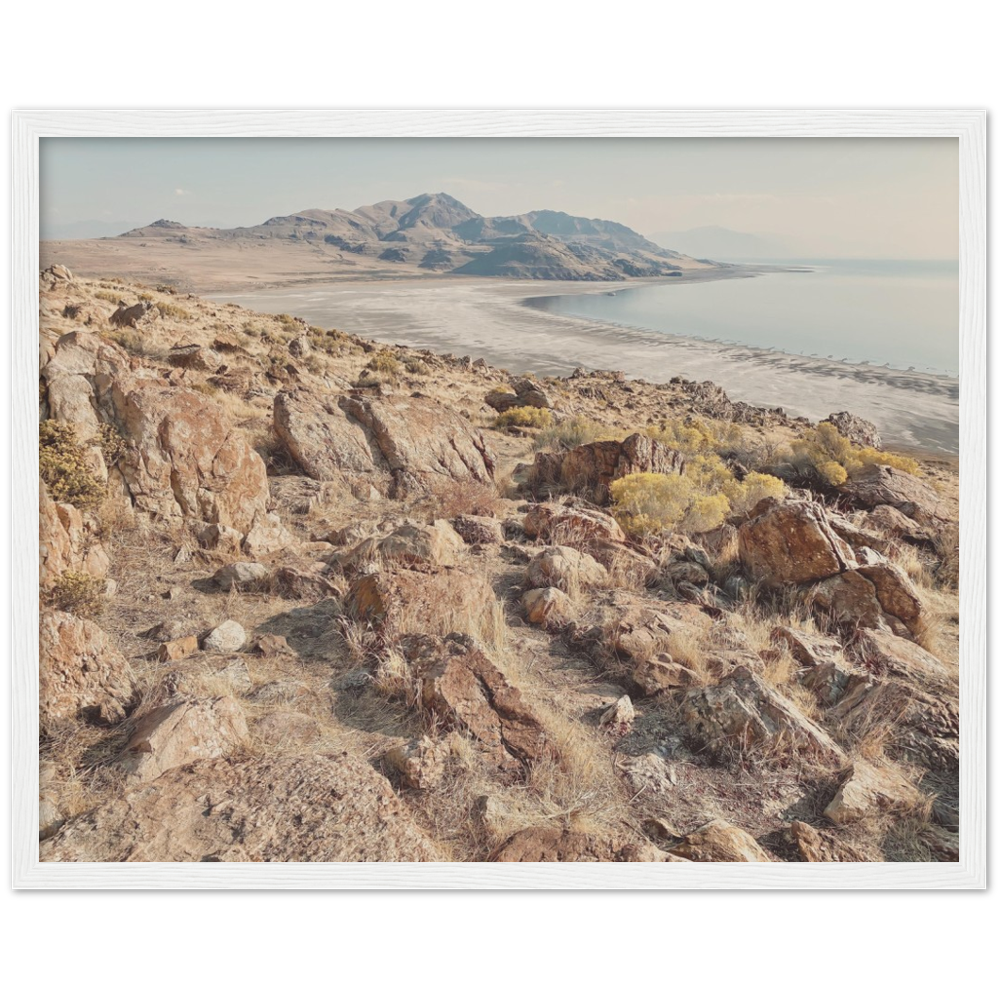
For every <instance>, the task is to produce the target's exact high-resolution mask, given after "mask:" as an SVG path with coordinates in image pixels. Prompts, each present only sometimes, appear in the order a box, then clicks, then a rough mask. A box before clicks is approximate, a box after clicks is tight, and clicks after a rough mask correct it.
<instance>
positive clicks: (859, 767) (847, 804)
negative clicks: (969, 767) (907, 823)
mask: <svg viewBox="0 0 1000 1000" xmlns="http://www.w3.org/2000/svg"><path fill="white" fill-rule="evenodd" d="M920 802H921V796H920V793H919V792H918V791H917V789H916V788H914V787H913V785H911V784H910V782H908V781H907V780H906V779H905V778H903V777H902V775H899V774H895V773H894V772H892V771H889V770H888V769H887V768H876V767H873V766H872V765H871V764H867V763H865V762H864V761H855V762H854V763H853V764H852V765H851V766H850V768H849V769H848V771H847V774H846V776H845V777H844V780H843V783H842V784H841V786H840V788H838V789H837V794H836V795H835V796H834V797H833V799H832V801H831V802H830V804H829V805H828V806H827V807H826V808H825V809H824V810H823V815H824V816H825V817H826V818H827V819H828V820H830V822H831V823H836V824H837V825H838V826H843V825H844V824H846V823H855V822H857V821H858V820H860V819H864V818H865V817H866V816H868V815H870V814H872V813H874V812H887V811H890V810H906V809H915V808H916V807H917V806H918V805H919V804H920Z"/></svg>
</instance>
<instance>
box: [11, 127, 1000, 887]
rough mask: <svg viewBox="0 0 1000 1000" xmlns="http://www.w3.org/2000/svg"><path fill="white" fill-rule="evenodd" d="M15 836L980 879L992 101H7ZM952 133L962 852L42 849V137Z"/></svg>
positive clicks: (598, 869) (493, 883)
mask: <svg viewBox="0 0 1000 1000" xmlns="http://www.w3.org/2000/svg"><path fill="white" fill-rule="evenodd" d="M12 129H13V141H12V153H13V213H12V222H13V226H12V238H13V246H12V263H13V288H12V291H13V310H12V388H13V435H12V468H13V475H12V486H13V496H12V508H13V513H14V518H15V521H14V524H15V530H14V532H13V539H12V556H13V558H12V574H13V581H14V586H13V587H12V593H13V601H14V606H13V614H12V631H13V636H12V639H13V642H12V659H11V665H12V672H11V685H12V700H13V713H12V725H13V729H12V743H13V753H12V761H13V775H12V793H13V810H12V824H13V828H12V838H13V840H12V843H13V885H14V887H15V888H18V889H115V890H120V889H345V890H346V889H350V890H355V889H376V890H377V889H394V890H397V889H424V890H426V889H446V890H456V889H463V890H483V889H497V890H500V889H504V890H517V889H547V890H551V889H560V890H580V889H602V890H616V889H637V890H638V889H643V890H650V889H658V890H659V889H673V890H678V889H684V890H688V889H730V890H731V889H750V890H762V889H797V890H803V889H805V890H815V889H841V890H842V889H979V888H984V887H985V886H986V877H987V854H986V846H987V789H986V782H987V760H986V754H987V729H986V724H987V708H986V706H987V701H986V697H987V652H988V651H987V524H988V520H987V519H988V507H987V471H988V459H987V449H986V442H987V427H986V423H987V400H988V397H987V388H988V387H987V366H986V349H987V313H986V203H987V202H986V199H987V194H986V115H985V112H982V111H974V110H973V111H960V110H956V111H947V110H942V111H891V110H885V111H876V110H869V111H801V110H800V111H666V110H664V111H648V110H647V111H628V110H621V111H617V110H616V111H560V110H546V111H517V110H510V111H414V110H407V111H403V110H383V111H351V110H334V111H134V110H133V111H111V110H99V111H40V110H39V111H32V110H24V111H15V112H14V113H13V115H12ZM54 136H81V137H92V138H93V137H112V136H113V137H156V136H160V137H167V136H170V137H194V136H199V137H200V136H205V137H215V138H221V137H261V138H263V137H311V136H344V137H351V136H353V137H374V136H387V137H388V136H391V137H411V136H412V137H435V136H450V137H465V136H481V137H542V136H545V137H557V136H566V137H569V136H587V137H595V138H596V137H607V138H613V137H628V136H647V137H654V136H655V137H668V136H677V137H681V136H684V137H704V138H708V137H726V138H733V137H757V138H761V137H783V138H792V137H859V138H860V137H900V138H902V137H953V138H955V139H957V141H958V143H959V206H958V213H959V226H960V233H959V275H960V277H959V287H960V308H959V323H958V326H959V350H960V372H959V394H960V395H959V398H960V407H961V413H960V456H961V462H962V473H961V475H962V485H961V495H960V530H961V536H960V553H961V578H960V579H961V582H960V609H961V634H960V663H961V666H960V703H961V709H960V713H961V744H962V758H961V768H960V860H959V861H957V862H940V863H933V864H901V863H875V862H870V863H813V864H808V865H805V864H802V865H796V864H767V865H764V864H754V863H751V864H736V865H734V864H709V865H698V864H694V865H673V866H667V865H661V866H650V865H643V864H624V863H618V864H615V863H611V864H580V863H563V864H515V865H494V864H488V863H469V862H464V863H451V864H446V863H423V864H410V863H395V864H389V863H367V864H365V863H338V864H324V863H283V864H253V863H236V864H226V865H222V866H211V865H200V864H181V863H144V864H58V863H50V864H42V863H40V862H39V860H38V837H37V830H38V823H37V820H38V766H37V765H38V714H37V709H38V625H39V616H38V603H37V599H36V596H35V595H36V593H37V590H38V551H37V538H38V499H39V498H38V475H37V473H38V451H37V444H38V440H37V409H36V407H37V396H36V393H37V375H38V372H37V358H38V355H37V317H38V297H39V283H38V241H39V176H38V168H39V142H40V140H41V139H43V138H45V137H54Z"/></svg>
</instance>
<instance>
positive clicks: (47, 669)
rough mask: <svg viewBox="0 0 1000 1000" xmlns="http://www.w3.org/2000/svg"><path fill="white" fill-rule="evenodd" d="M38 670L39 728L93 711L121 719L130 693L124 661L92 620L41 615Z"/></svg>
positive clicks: (132, 686) (131, 677)
mask: <svg viewBox="0 0 1000 1000" xmlns="http://www.w3.org/2000/svg"><path fill="white" fill-rule="evenodd" d="M40 626H41V634H40V636H39V650H40V662H39V671H38V687H39V692H38V696H39V711H40V721H41V727H42V730H43V731H45V730H48V729H51V728H53V727H56V726H58V725H59V723H60V722H64V721H72V720H76V719H78V718H79V717H80V716H81V715H87V714H93V715H95V716H96V717H97V718H99V719H100V720H102V721H103V722H109V723H113V722H121V721H122V719H124V718H125V714H126V710H127V707H128V705H129V703H130V702H131V701H132V699H133V696H134V694H135V678H134V675H133V673H132V668H131V667H130V666H129V664H128V661H127V660H126V659H125V657H124V656H122V655H121V653H120V652H118V650H117V649H116V648H115V645H114V643H113V642H112V640H111V637H110V636H109V635H108V634H107V633H106V632H104V631H103V630H102V629H100V628H99V627H98V626H97V625H95V624H94V623H93V622H89V621H85V620H84V619H82V618H75V617H74V616H73V615H70V614H67V613H65V612H63V611H47V612H45V613H44V614H43V615H42V616H41V623H40Z"/></svg>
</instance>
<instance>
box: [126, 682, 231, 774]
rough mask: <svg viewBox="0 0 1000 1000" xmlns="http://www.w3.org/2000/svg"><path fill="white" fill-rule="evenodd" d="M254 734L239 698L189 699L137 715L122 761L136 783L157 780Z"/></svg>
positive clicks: (216, 753) (227, 749) (220, 754)
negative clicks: (173, 769)
mask: <svg viewBox="0 0 1000 1000" xmlns="http://www.w3.org/2000/svg"><path fill="white" fill-rule="evenodd" d="M248 735H249V733H248V731H247V723H246V718H245V717H244V715H243V710H242V709H241V708H240V705H239V702H237V701H236V699H235V698H231V697H223V698H212V699H207V700H201V701H198V700H188V699H184V700H180V701H175V702H171V703H169V704H167V705H162V706H160V707H159V708H155V709H153V711H151V712H148V713H147V714H146V715H144V716H142V717H141V718H139V719H136V720H135V729H134V731H133V733H132V736H131V737H130V738H129V741H128V743H127V744H126V746H125V749H124V750H123V751H122V755H121V761H120V763H121V766H122V768H123V769H124V770H125V771H126V772H127V773H128V774H129V775H130V776H131V777H132V778H134V779H135V780H136V781H152V780H153V779H155V778H158V777H159V776H160V775H161V774H163V772H164V771H169V770H170V769H171V768H173V767H180V766H181V765H183V764H190V763H191V762H192V761H196V760H201V759H203V758H212V757H222V756H224V755H225V754H228V753H229V752H230V751H231V750H232V749H233V748H234V747H235V746H236V745H238V744H239V743H241V742H243V741H244V740H246V739H247V737H248Z"/></svg>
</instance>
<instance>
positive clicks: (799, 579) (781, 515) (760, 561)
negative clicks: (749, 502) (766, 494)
mask: <svg viewBox="0 0 1000 1000" xmlns="http://www.w3.org/2000/svg"><path fill="white" fill-rule="evenodd" d="M739 546H740V562H742V563H743V565H744V567H745V568H746V569H747V571H748V572H749V573H750V575H751V576H752V577H754V579H756V580H758V581H760V582H761V583H762V584H764V586H767V587H780V586H783V585H785V584H795V583H811V582H813V581H815V580H823V579H826V578H827V577H831V576H834V575H836V574H837V573H841V572H843V571H844V570H848V569H853V568H854V567H855V566H856V563H855V560H854V557H853V554H852V553H851V550H850V548H848V546H847V545H846V544H845V543H844V542H843V541H841V539H840V538H839V536H838V535H837V534H836V532H835V531H834V530H833V528H832V527H831V526H830V524H829V522H828V520H827V516H826V511H825V509H824V508H823V507H822V505H821V504H818V503H813V502H811V501H803V500H788V501H780V500H774V499H767V500H762V501H761V502H760V503H759V504H757V506H756V507H755V508H754V509H753V511H752V512H751V516H750V518H749V519H748V520H747V521H745V522H744V523H743V524H742V525H741V526H740V529H739Z"/></svg>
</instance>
